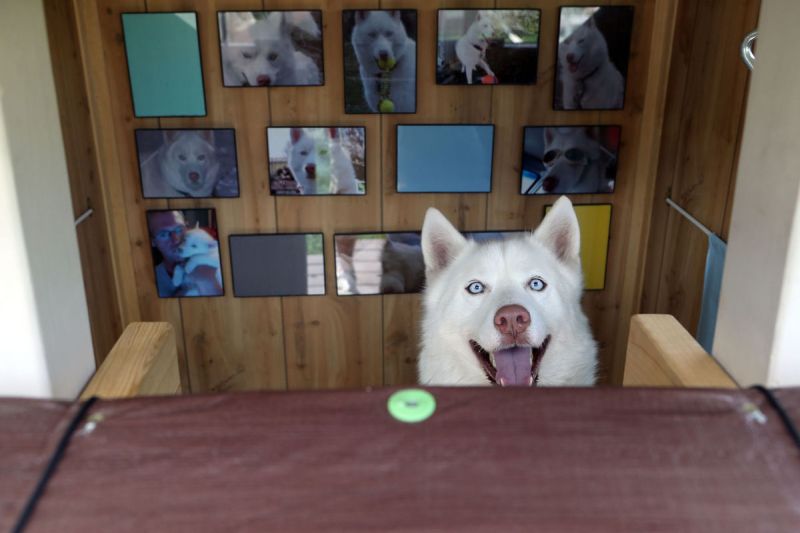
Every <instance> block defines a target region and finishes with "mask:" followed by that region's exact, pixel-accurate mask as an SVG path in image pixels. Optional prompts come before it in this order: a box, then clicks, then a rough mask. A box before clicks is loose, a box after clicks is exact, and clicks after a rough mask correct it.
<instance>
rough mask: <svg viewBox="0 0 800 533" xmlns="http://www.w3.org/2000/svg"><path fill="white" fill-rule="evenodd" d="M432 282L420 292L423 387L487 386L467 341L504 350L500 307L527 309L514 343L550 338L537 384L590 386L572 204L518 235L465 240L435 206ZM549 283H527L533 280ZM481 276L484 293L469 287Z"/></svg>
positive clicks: (428, 257) (428, 239) (427, 242)
mask: <svg viewBox="0 0 800 533" xmlns="http://www.w3.org/2000/svg"><path fill="white" fill-rule="evenodd" d="M422 250H423V255H424V258H425V266H426V277H427V281H426V282H427V287H426V290H425V294H424V297H423V305H424V308H423V319H422V350H421V353H420V357H419V381H420V383H421V384H424V385H489V384H490V380H489V377H488V376H487V373H486V372H485V371H484V369H483V367H482V365H481V364H480V362H479V360H478V357H477V356H476V355H475V353H474V352H473V350H472V348H471V347H470V340H472V341H475V342H477V343H478V344H480V346H482V347H483V348H484V349H485V350H487V351H488V352H495V351H496V350H499V349H502V348H507V346H506V345H504V344H503V342H504V341H503V338H502V336H501V335H500V334H499V333H498V330H497V328H496V327H495V324H494V320H495V313H496V312H497V311H498V309H500V308H502V307H504V306H508V305H519V306H522V307H524V308H525V309H526V310H527V311H528V313H529V314H530V327H528V329H527V330H526V331H525V334H524V335H521V336H520V337H518V338H517V339H516V344H517V346H533V347H538V346H540V345H542V343H543V342H544V341H545V339H546V338H547V337H548V336H549V337H550V341H549V344H548V345H547V349H546V351H545V353H544V355H543V357H542V359H541V363H540V365H539V368H538V384H539V385H545V386H547V385H550V386H554V385H592V384H594V382H595V372H596V365H597V348H596V344H595V341H594V339H593V338H592V334H591V330H590V328H589V324H588V320H587V318H586V316H585V315H584V313H583V311H582V309H581V303H580V300H581V292H582V285H583V275H582V271H581V264H580V255H579V254H580V229H579V226H578V220H577V217H576V216H575V211H574V210H573V208H572V204H571V203H570V201H569V200H568V199H567V198H566V197H562V198H560V199H559V200H558V201H557V202H556V203H555V205H554V206H553V208H552V209H551V210H550V212H549V213H548V214H547V216H546V217H545V218H544V220H543V221H542V223H541V225H540V226H539V228H538V229H537V230H536V231H535V232H534V233H533V234H532V235H528V236H525V237H521V238H518V239H513V240H512V239H509V240H505V241H494V242H486V243H480V244H478V243H476V242H474V241H471V240H466V239H465V238H464V237H463V236H462V235H461V234H460V233H459V232H458V230H456V229H455V228H454V227H453V226H452V225H451V224H450V223H449V222H448V221H447V219H446V218H445V217H444V215H442V214H441V213H440V212H439V211H437V210H436V209H433V208H431V209H429V210H428V212H427V214H426V216H425V223H424V225H423V228H422ZM536 277H538V278H540V279H541V280H543V281H544V282H545V283H546V287H545V288H544V290H541V291H535V290H533V289H532V288H531V286H530V281H531V279H532V278H536ZM475 281H479V282H480V283H482V284H483V285H484V286H485V290H484V292H482V293H480V294H471V293H470V292H469V291H468V290H466V288H467V287H470V286H471V285H472V283H474V282H475Z"/></svg>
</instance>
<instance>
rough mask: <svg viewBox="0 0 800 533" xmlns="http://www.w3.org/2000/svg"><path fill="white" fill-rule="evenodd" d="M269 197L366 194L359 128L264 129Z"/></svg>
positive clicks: (363, 138)
mask: <svg viewBox="0 0 800 533" xmlns="http://www.w3.org/2000/svg"><path fill="white" fill-rule="evenodd" d="M267 152H268V153H269V189H270V192H271V193H272V194H273V195H294V196H297V195H351V196H353V195H355V196H359V195H364V194H366V193H367V186H366V173H367V161H366V157H367V150H366V130H365V128H363V127H313V128H302V127H294V128H293V127H288V128H272V127H270V128H267Z"/></svg>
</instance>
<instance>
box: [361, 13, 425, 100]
mask: <svg viewBox="0 0 800 533" xmlns="http://www.w3.org/2000/svg"><path fill="white" fill-rule="evenodd" d="M351 41H352V44H353V49H354V50H355V53H356V58H357V59H358V66H359V74H360V76H361V83H362V85H363V87H364V98H365V99H366V101H367V105H368V106H369V108H370V110H371V111H372V112H373V113H378V112H379V108H378V105H379V103H380V93H379V91H378V87H379V85H380V74H381V72H382V71H381V69H380V67H378V60H379V58H380V56H381V54H384V55H385V56H386V57H388V58H389V59H393V60H395V61H396V64H395V66H394V68H393V69H392V70H391V71H390V72H389V74H388V77H389V86H390V92H389V98H390V99H391V100H392V102H394V112H396V113H413V112H414V110H415V109H416V71H417V44H416V43H415V42H414V40H413V39H411V38H410V37H409V36H408V34H407V33H406V29H405V26H404V25H403V21H402V18H401V14H400V11H356V15H355V25H354V26H353V33H352V38H351Z"/></svg>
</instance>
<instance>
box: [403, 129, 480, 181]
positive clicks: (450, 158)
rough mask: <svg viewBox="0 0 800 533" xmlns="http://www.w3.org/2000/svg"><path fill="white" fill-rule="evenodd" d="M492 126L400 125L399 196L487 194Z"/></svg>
mask: <svg viewBox="0 0 800 533" xmlns="http://www.w3.org/2000/svg"><path fill="white" fill-rule="evenodd" d="M493 143H494V126H492V125H479V126H472V125H470V126H466V125H455V124H454V125H435V126H431V125H427V126H413V125H401V126H398V128H397V191H398V192H490V191H491V189H492V147H493Z"/></svg>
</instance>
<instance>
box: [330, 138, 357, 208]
mask: <svg viewBox="0 0 800 533" xmlns="http://www.w3.org/2000/svg"><path fill="white" fill-rule="evenodd" d="M328 153H329V154H330V158H331V185H330V192H331V194H358V184H359V181H360V180H358V179H356V171H355V169H354V168H353V158H352V156H351V155H350V152H348V151H347V149H346V148H345V147H344V146H342V138H341V133H340V132H339V128H329V129H328Z"/></svg>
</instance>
